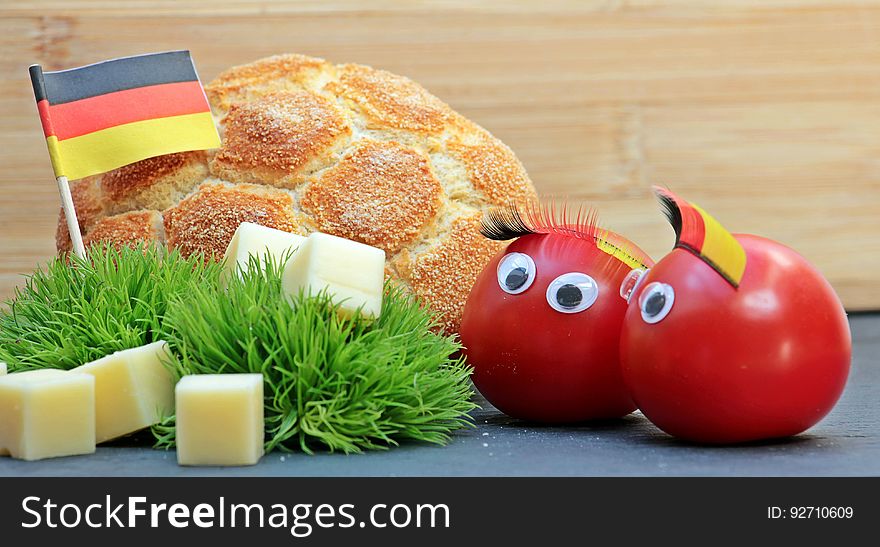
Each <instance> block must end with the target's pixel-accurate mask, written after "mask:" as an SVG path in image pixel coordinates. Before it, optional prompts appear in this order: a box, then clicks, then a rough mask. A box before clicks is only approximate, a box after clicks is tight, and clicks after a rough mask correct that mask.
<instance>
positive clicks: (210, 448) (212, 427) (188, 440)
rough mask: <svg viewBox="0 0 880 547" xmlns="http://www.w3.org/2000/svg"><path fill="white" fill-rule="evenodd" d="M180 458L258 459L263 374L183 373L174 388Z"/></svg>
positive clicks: (184, 461)
mask: <svg viewBox="0 0 880 547" xmlns="http://www.w3.org/2000/svg"><path fill="white" fill-rule="evenodd" d="M175 394H176V397H175V398H176V405H177V463H179V464H180V465H254V464H255V463H257V462H258V461H260V458H261V457H262V455H263V437H264V427H265V426H264V423H263V375H262V374H199V375H193V376H184V377H183V378H182V379H181V380H180V382H178V383H177V387H176V388H175Z"/></svg>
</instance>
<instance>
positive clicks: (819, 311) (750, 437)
mask: <svg viewBox="0 0 880 547" xmlns="http://www.w3.org/2000/svg"><path fill="white" fill-rule="evenodd" d="M734 237H735V238H736V239H737V240H738V241H739V242H740V243H741V244H742V246H743V247H744V249H745V251H746V269H745V274H744V276H743V279H742V281H741V283H740V286H739V288H738V289H734V288H733V286H732V285H730V284H728V283H727V282H725V281H724V280H723V279H722V278H721V276H719V275H718V274H717V273H716V272H715V271H714V270H713V269H712V268H710V267H709V266H708V265H707V264H706V263H704V262H703V261H702V260H700V259H699V258H698V257H696V256H694V255H693V254H691V253H690V252H688V251H686V250H683V249H675V250H673V251H672V252H671V253H670V254H669V255H667V256H666V257H664V258H663V259H662V260H660V261H659V262H658V263H657V265H656V266H654V267H653V268H652V269H651V270H649V271H648V273H647V274H646V276H645V279H643V280H641V282H640V283H639V285H638V287H637V289H636V293H635V294H634V295H633V297H632V299H631V300H630V302H631V304H630V306H629V309H628V310H627V312H626V319H625V321H624V327H623V332H622V335H621V362H622V367H623V378H624V380H625V382H626V385H627V387H628V388H629V390H630V394H631V395H632V397H633V399H634V400H635V402H636V404H638V406H639V408H640V409H641V411H642V412H643V413H644V414H645V416H646V417H647V418H648V419H649V420H651V421H652V422H653V423H654V424H656V425H657V426H658V427H659V428H660V429H662V430H664V431H666V432H667V433H669V434H671V435H674V436H676V437H681V438H683V439H688V440H692V441H696V442H702V443H736V442H745V441H754V440H759V439H769V438H775V437H785V436H789V435H795V434H797V433H800V432H802V431H804V430H806V429H807V428H809V427H811V426H812V425H814V424H815V423H816V422H818V421H819V420H820V419H821V418H822V417H823V416H825V414H827V413H828V411H829V410H831V408H832V407H833V406H834V404H835V402H836V401H837V399H838V398H839V397H840V394H841V392H842V391H843V387H844V384H845V383H846V378H847V375H848V373H849V366H850V356H851V338H850V331H849V325H848V323H847V319H846V314H845V313H844V310H843V307H842V306H841V303H840V301H839V300H838V298H837V296H836V295H835V293H834V290H833V289H832V288H831V286H830V285H829V284H828V282H827V281H826V280H825V279H824V278H823V277H822V275H821V274H819V272H817V271H816V270H815V269H814V268H813V267H812V266H811V265H810V264H809V263H808V262H807V261H806V260H805V259H804V258H803V257H802V256H800V255H799V254H797V253H796V252H795V251H793V250H792V249H789V248H788V247H785V246H784V245H781V244H779V243H776V242H774V241H771V240H768V239H765V238H761V237H758V236H752V235H735V236H734ZM664 285H666V286H668V287H671V289H672V293H673V294H674V296H673V297H670V293H669V292H668V289H666V288H665V287H664ZM664 290H665V291H667V292H666V294H662V293H664ZM652 295H653V297H652ZM670 301H671V302H670ZM667 303H671V307H669V306H667V305H664V304H667ZM661 316H662V317H661ZM658 317H660V319H659V320H657V318H658ZM646 318H647V320H648V321H654V320H657V322H655V323H649V322H647V321H646Z"/></svg>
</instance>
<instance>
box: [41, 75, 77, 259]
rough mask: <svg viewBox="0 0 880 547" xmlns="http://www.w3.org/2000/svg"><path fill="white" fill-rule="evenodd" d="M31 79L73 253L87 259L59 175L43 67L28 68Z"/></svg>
mask: <svg viewBox="0 0 880 547" xmlns="http://www.w3.org/2000/svg"><path fill="white" fill-rule="evenodd" d="M28 73H29V74H30V77H31V85H32V86H33V88H34V98H35V99H36V100H37V110H38V111H39V112H40V124H41V125H42V126H43V134H44V135H45V136H46V139H47V144H48V146H49V157H50V158H51V160H52V170H53V171H55V181H56V182H57V183H58V192H59V193H60V194H61V208H62V209H63V210H64V218H65V219H66V220H67V232H68V234H70V241H71V242H72V243H73V252H74V253H76V256H78V257H80V258H85V256H86V248H85V246H84V245H83V240H82V233H80V231H79V220H77V218H76V207H74V205H73V196H72V195H71V193H70V184H69V183H68V182H67V177H66V176H65V175H59V174H58V172H59V171H60V169H59V165H58V157H57V150H56V149H55V146H57V140H56V141H54V146H53V141H52V140H51V139H55V138H56V137H54V135H55V131H54V129H52V120H51V119H50V118H49V102H48V96H47V95H46V81H45V79H44V77H43V67H41V66H40V65H38V64H34V65H31V66H29V67H28Z"/></svg>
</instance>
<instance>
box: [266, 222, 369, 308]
mask: <svg viewBox="0 0 880 547" xmlns="http://www.w3.org/2000/svg"><path fill="white" fill-rule="evenodd" d="M384 281H385V251H383V250H382V249H377V248H376V247H371V246H370V245H365V244H363V243H358V242H356V241H350V240H348V239H345V238H341V237H336V236H331V235H327V234H322V233H318V232H316V233H313V234H312V235H310V236H309V237H308V238H307V239H306V242H305V243H304V244H303V245H302V247H300V249H299V251H298V252H297V253H296V255H294V257H293V258H292V259H291V260H290V261H289V262H288V263H287V265H286V267H285V268H284V276H283V278H282V287H283V288H284V292H285V293H286V294H287V295H288V297H289V298H293V297H295V296H296V295H297V294H298V293H299V291H301V290H302V291H304V292H305V293H311V294H317V293H318V292H320V291H322V290H325V289H326V291H327V293H328V294H330V295H331V296H332V298H333V301H334V303H336V304H339V308H340V312H342V313H344V314H354V313H356V312H357V311H358V310H360V311H361V313H362V314H363V315H365V316H372V317H379V314H380V313H381V312H382V292H383V285H384Z"/></svg>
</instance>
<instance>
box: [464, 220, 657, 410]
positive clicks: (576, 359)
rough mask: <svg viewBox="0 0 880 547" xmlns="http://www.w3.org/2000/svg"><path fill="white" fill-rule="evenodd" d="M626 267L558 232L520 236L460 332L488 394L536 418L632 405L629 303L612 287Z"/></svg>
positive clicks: (483, 279)
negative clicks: (627, 373) (624, 371)
mask: <svg viewBox="0 0 880 547" xmlns="http://www.w3.org/2000/svg"><path fill="white" fill-rule="evenodd" d="M631 248H633V249H635V246H631ZM517 253H519V254H517ZM523 255H527V257H529V258H530V259H531V261H532V264H528V260H527V259H525V258H523ZM644 258H645V259H646V260H649V259H647V257H644ZM499 265H500V266H499ZM629 270H630V268H629V267H628V266H626V265H624V264H623V263H622V262H620V261H619V260H618V259H616V258H614V257H611V256H609V255H608V254H606V253H604V252H602V251H600V250H599V249H597V247H596V244H595V243H594V242H593V241H592V239H579V238H575V237H571V236H567V235H560V234H541V235H538V234H534V235H526V236H523V237H520V238H519V239H517V240H516V241H514V242H513V243H511V244H510V245H509V246H508V247H507V249H506V250H504V251H502V252H501V253H500V254H499V255H498V256H496V257H495V258H494V259H493V260H492V261H491V262H490V263H489V265H488V266H487V267H486V269H485V270H483V272H482V273H481V274H480V276H479V278H478V279H477V282H476V284H475V285H474V288H473V290H472V292H471V293H470V296H469V298H468V301H467V304H466V305H465V309H464V315H463V318H462V322H461V329H460V333H461V339H462V343H463V344H464V346H465V348H466V349H465V354H466V356H467V359H468V362H469V363H470V364H471V365H472V366H473V367H474V374H473V380H474V383H475V384H476V386H477V388H478V389H479V390H480V392H481V393H482V394H483V395H484V396H485V397H486V399H488V400H489V402H491V403H492V404H493V405H495V406H496V407H497V408H498V409H499V410H501V411H502V412H504V413H505V414H508V415H510V416H513V417H515V418H521V419H526V420H533V421H541V422H576V421H582V420H590V419H599V418H613V417H619V416H624V415H626V414H629V413H630V412H632V411H633V410H635V405H634V404H633V402H632V400H631V399H630V397H629V395H628V394H627V393H626V390H625V388H624V384H623V380H622V378H621V374H620V361H619V337H620V329H621V325H622V322H623V316H624V314H625V313H626V302H625V301H624V300H623V299H622V298H620V296H619V294H618V290H619V287H620V283H621V281H622V280H623V277H624V276H625V275H626V274H627V273H628V272H629ZM565 274H571V275H569V276H568V277H562V278H560V276H564V275H565ZM524 279H525V281H524ZM587 279H589V280H590V281H587ZM526 283H528V285H526ZM502 287H504V288H502ZM511 287H513V292H517V291H522V292H519V293H518V294H511V293H510V292H509V291H510V290H511ZM593 298H595V301H594V302H592V303H591V304H590V301H591V300H592V299H593ZM572 304H576V305H575V306H572ZM565 305H567V306H568V307H569V308H568V309H566V307H565ZM552 306H555V307H556V308H558V309H554V307H552ZM560 310H561V311H560Z"/></svg>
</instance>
